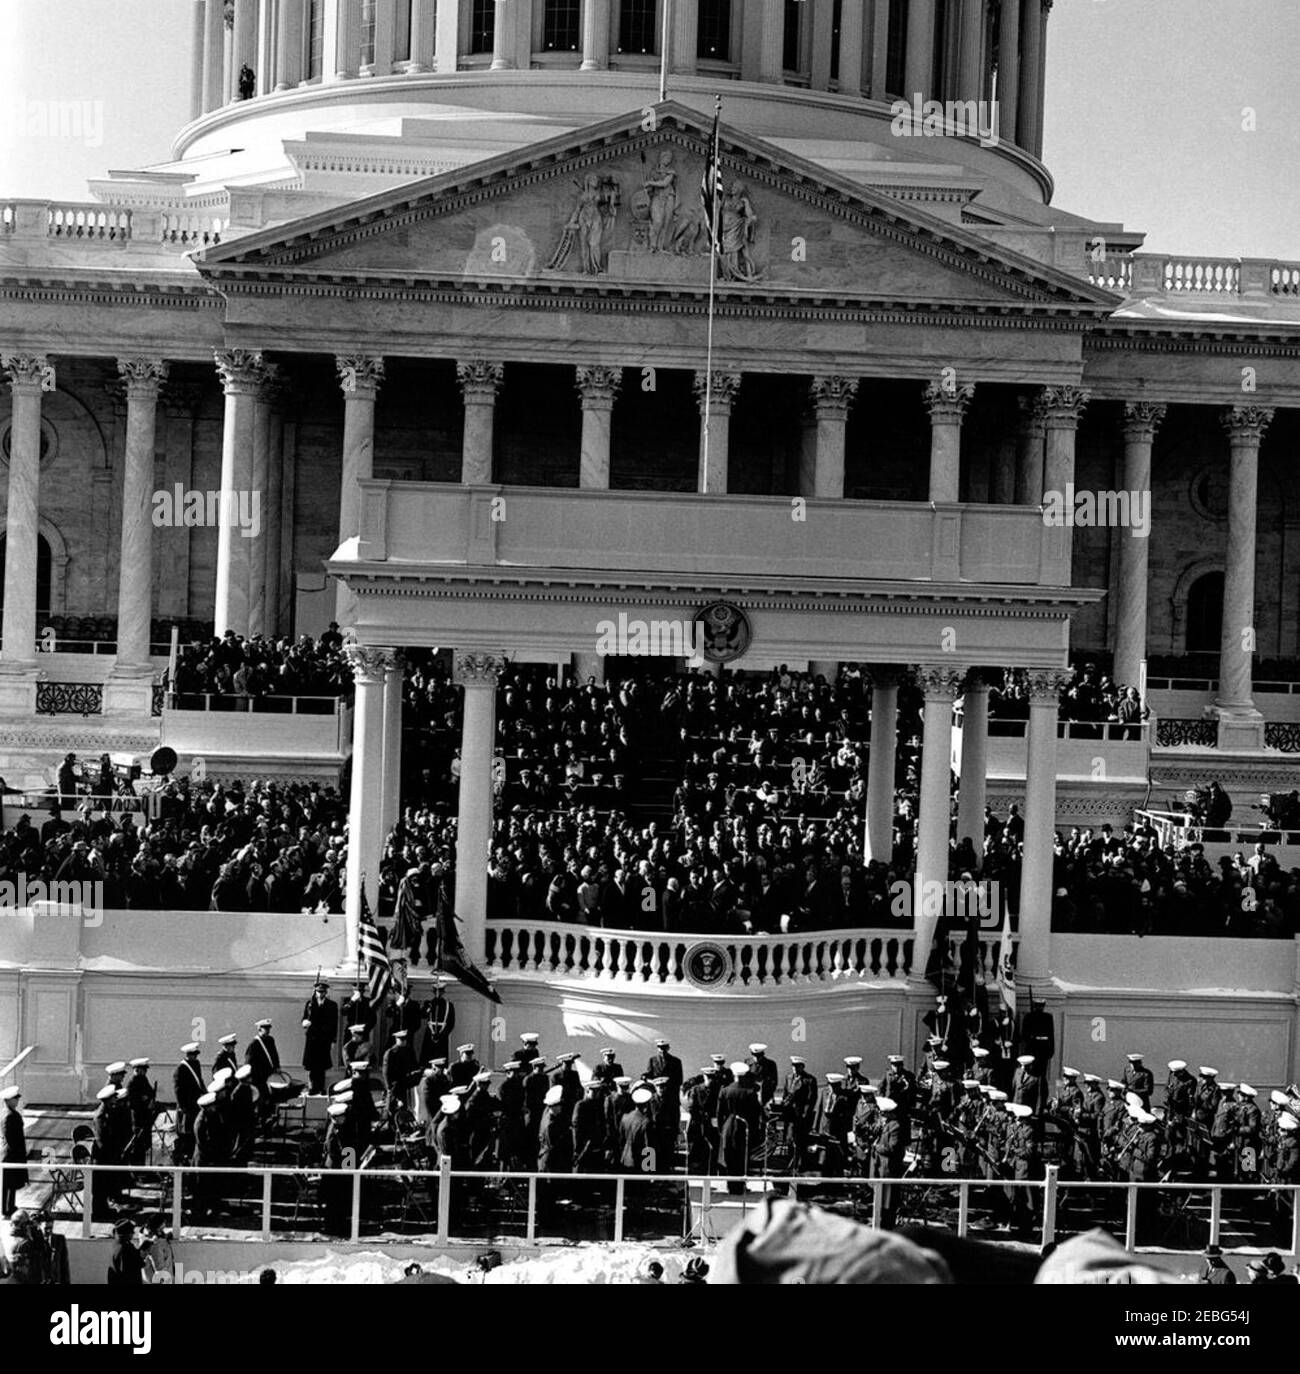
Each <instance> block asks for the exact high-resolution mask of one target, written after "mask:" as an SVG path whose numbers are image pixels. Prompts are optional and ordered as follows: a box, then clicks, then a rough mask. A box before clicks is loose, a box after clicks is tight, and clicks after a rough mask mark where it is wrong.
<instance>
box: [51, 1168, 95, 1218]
mask: <svg viewBox="0 0 1300 1374" xmlns="http://www.w3.org/2000/svg"><path fill="white" fill-rule="evenodd" d="M49 1173H50V1195H49V1197H48V1198H46V1200H45V1206H44V1207H42V1208H41V1214H42V1215H43V1216H48V1217H53V1216H58V1215H59V1211H60V1204H62V1206H63V1210H64V1213H65V1214H66V1215H67V1216H74V1217H79V1216H81V1215H82V1214H83V1213H84V1212H85V1210H86V1200H85V1196H84V1193H85V1183H84V1181H83V1175H82V1173H81V1171H80V1170H79V1169H67V1168H60V1167H58V1166H57V1165H51V1166H50V1171H49Z"/></svg>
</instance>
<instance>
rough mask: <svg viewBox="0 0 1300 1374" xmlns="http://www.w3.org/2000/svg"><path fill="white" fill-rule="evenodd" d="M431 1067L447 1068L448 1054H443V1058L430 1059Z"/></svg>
mask: <svg viewBox="0 0 1300 1374" xmlns="http://www.w3.org/2000/svg"><path fill="white" fill-rule="evenodd" d="M429 1067H430V1068H431V1069H445V1068H446V1067H447V1057H446V1055H443V1056H442V1057H441V1058H439V1059H430V1060H429Z"/></svg>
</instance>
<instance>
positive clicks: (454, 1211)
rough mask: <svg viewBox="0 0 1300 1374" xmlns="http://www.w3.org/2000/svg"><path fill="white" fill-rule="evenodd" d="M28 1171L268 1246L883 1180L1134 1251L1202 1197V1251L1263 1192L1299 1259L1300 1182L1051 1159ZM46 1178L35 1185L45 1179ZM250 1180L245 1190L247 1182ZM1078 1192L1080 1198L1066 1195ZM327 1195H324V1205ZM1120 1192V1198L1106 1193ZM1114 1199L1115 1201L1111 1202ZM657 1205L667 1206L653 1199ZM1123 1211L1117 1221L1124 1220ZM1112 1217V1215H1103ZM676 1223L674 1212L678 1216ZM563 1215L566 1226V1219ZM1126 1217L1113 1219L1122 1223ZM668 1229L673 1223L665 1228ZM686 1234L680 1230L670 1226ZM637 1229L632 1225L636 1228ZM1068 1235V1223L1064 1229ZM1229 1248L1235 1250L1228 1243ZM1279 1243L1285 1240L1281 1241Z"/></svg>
mask: <svg viewBox="0 0 1300 1374" xmlns="http://www.w3.org/2000/svg"><path fill="white" fill-rule="evenodd" d="M5 1168H24V1169H26V1170H27V1171H28V1172H29V1174H37V1175H39V1174H40V1173H41V1172H45V1173H46V1174H47V1176H48V1181H49V1185H50V1194H49V1197H48V1200H47V1202H46V1205H45V1207H44V1208H43V1209H39V1210H38V1216H48V1217H49V1218H50V1219H51V1220H54V1221H57V1220H59V1219H60V1218H62V1219H64V1220H70V1221H73V1222H80V1228H81V1238H82V1239H83V1240H93V1239H95V1238H96V1237H97V1229H96V1228H97V1223H96V1220H95V1212H96V1205H95V1194H96V1192H97V1191H101V1190H104V1189H121V1188H128V1187H129V1188H130V1189H131V1191H132V1193H133V1194H138V1193H146V1194H147V1198H146V1205H147V1206H148V1207H149V1209H150V1210H151V1212H152V1213H153V1214H155V1215H161V1216H164V1217H169V1218H170V1222H171V1230H172V1240H173V1242H174V1243H179V1242H180V1241H182V1240H183V1239H186V1234H185V1233H186V1230H187V1228H189V1229H193V1228H195V1227H198V1226H200V1225H201V1224H203V1218H202V1217H200V1216H197V1215H196V1211H195V1207H194V1202H195V1200H196V1198H197V1197H199V1196H200V1195H201V1196H203V1197H204V1198H205V1199H212V1198H222V1197H233V1198H237V1199H239V1202H240V1207H239V1210H238V1211H237V1212H236V1213H234V1214H233V1215H228V1216H226V1217H225V1218H223V1223H222V1224H223V1227H224V1229H225V1231H227V1232H228V1233H233V1235H232V1238H233V1239H236V1240H242V1241H252V1242H259V1241H260V1242H262V1243H270V1242H272V1241H275V1240H284V1239H289V1238H291V1237H294V1236H302V1235H307V1236H312V1235H317V1234H320V1233H321V1232H322V1231H323V1223H324V1222H325V1221H326V1216H325V1208H326V1206H327V1205H329V1203H330V1202H332V1210H333V1213H334V1217H335V1218H336V1220H339V1221H342V1222H343V1225H342V1227H341V1228H339V1233H337V1238H338V1239H339V1240H347V1241H349V1242H351V1243H352V1244H356V1243H358V1242H360V1241H362V1240H364V1239H366V1238H368V1237H369V1236H372V1235H379V1234H391V1233H392V1232H393V1231H401V1230H406V1231H408V1233H412V1234H415V1235H419V1236H422V1237H427V1238H429V1239H432V1240H434V1241H436V1242H437V1243H438V1244H440V1245H445V1244H448V1243H450V1242H452V1241H456V1240H479V1241H482V1240H483V1239H484V1236H483V1230H482V1227H483V1223H484V1221H487V1222H488V1225H489V1237H488V1238H490V1239H493V1240H498V1239H500V1240H511V1241H515V1242H519V1243H523V1244H528V1245H531V1244H533V1243H534V1242H536V1241H539V1240H546V1239H570V1240H571V1239H573V1238H574V1237H573V1236H572V1235H571V1234H570V1233H571V1231H572V1228H573V1219H572V1218H571V1217H568V1216H566V1214H565V1213H564V1212H560V1213H559V1214H558V1215H557V1211H556V1209H555V1208H554V1207H553V1206H552V1207H548V1206H546V1205H545V1204H546V1203H549V1202H551V1201H552V1200H553V1199H554V1198H556V1197H557V1196H561V1197H562V1196H564V1195H565V1193H566V1192H569V1191H572V1190H574V1189H575V1188H576V1189H577V1190H579V1191H581V1192H582V1193H583V1194H584V1195H585V1197H586V1199H587V1201H588V1206H589V1207H590V1208H591V1209H592V1211H593V1212H594V1213H595V1214H597V1219H598V1223H599V1226H600V1233H599V1234H598V1235H596V1236H595V1237H592V1236H587V1237H585V1238H586V1239H598V1240H601V1241H605V1242H607V1243H613V1244H622V1243H624V1242H625V1241H628V1240H631V1239H633V1238H635V1239H637V1240H639V1241H641V1242H642V1243H646V1242H649V1243H653V1242H654V1241H656V1240H657V1241H659V1242H660V1243H663V1242H665V1241H667V1240H669V1239H670V1238H673V1237H670V1236H669V1235H667V1234H659V1235H657V1236H656V1235H647V1234H645V1219H644V1212H645V1203H646V1201H647V1199H648V1198H649V1196H650V1194H651V1191H652V1190H654V1191H657V1192H659V1193H660V1194H667V1196H668V1197H670V1198H673V1197H674V1194H676V1195H678V1196H677V1197H675V1198H674V1201H673V1207H672V1209H671V1211H672V1212H674V1213H675V1214H676V1216H680V1217H683V1218H685V1219H687V1221H688V1222H694V1223H696V1224H699V1225H701V1226H703V1227H705V1228H706V1229H716V1221H714V1222H713V1223H712V1224H710V1222H709V1214H710V1213H711V1212H712V1211H713V1210H714V1209H721V1208H723V1207H731V1208H733V1209H734V1210H737V1211H739V1212H741V1213H742V1214H743V1213H744V1212H745V1211H747V1210H748V1208H749V1207H750V1206H751V1205H753V1199H754V1197H755V1196H756V1195H758V1194H769V1193H772V1192H774V1191H776V1190H778V1189H779V1191H780V1193H781V1195H783V1196H785V1197H788V1198H790V1199H792V1200H794V1201H800V1200H804V1201H815V1200H816V1198H817V1195H818V1194H819V1193H821V1194H824V1193H825V1191H826V1190H828V1189H829V1190H831V1191H833V1193H834V1194H835V1196H836V1200H837V1202H839V1203H845V1202H847V1203H848V1205H849V1207H850V1209H851V1211H852V1213H853V1215H854V1218H855V1219H857V1220H859V1221H862V1222H864V1223H866V1224H869V1225H871V1226H874V1227H877V1228H880V1229H884V1228H886V1227H887V1226H888V1225H889V1216H888V1213H887V1212H886V1208H885V1189H886V1188H888V1189H889V1190H890V1194H891V1198H890V1209H891V1210H892V1211H893V1212H894V1215H895V1223H897V1222H907V1221H910V1220H912V1219H914V1218H915V1219H918V1220H925V1221H926V1222H927V1223H928V1224H931V1225H946V1226H948V1227H949V1228H951V1229H952V1230H954V1231H955V1232H956V1234H957V1235H958V1236H959V1237H961V1238H963V1239H965V1238H966V1237H967V1236H969V1235H970V1233H971V1231H972V1229H973V1228H972V1219H973V1214H974V1212H975V1211H976V1209H977V1208H978V1207H979V1205H980V1203H981V1202H982V1201H983V1200H985V1199H988V1200H990V1201H991V1200H992V1199H993V1198H994V1197H997V1198H998V1199H999V1201H1001V1200H1003V1199H1005V1198H1006V1197H1007V1196H1008V1195H1009V1193H1010V1192H1012V1191H1017V1192H1019V1191H1024V1192H1026V1193H1027V1194H1028V1200H1029V1205H1030V1207H1032V1209H1033V1215H1034V1217H1035V1221H1034V1230H1035V1231H1036V1232H1037V1236H1036V1239H1038V1240H1039V1242H1040V1243H1041V1244H1042V1245H1043V1246H1047V1245H1050V1244H1052V1243H1053V1242H1054V1241H1056V1240H1057V1239H1058V1238H1060V1227H1059V1223H1058V1218H1059V1217H1060V1216H1061V1215H1062V1211H1063V1206H1064V1204H1066V1203H1067V1202H1068V1203H1069V1204H1070V1214H1071V1215H1072V1216H1073V1217H1074V1218H1076V1220H1075V1221H1074V1223H1073V1225H1074V1226H1078V1225H1079V1222H1078V1220H1077V1218H1078V1216H1079V1214H1080V1213H1083V1214H1084V1215H1089V1214H1095V1213H1096V1212H1098V1211H1103V1212H1106V1213H1108V1214H1109V1213H1112V1212H1113V1213H1114V1223H1112V1224H1115V1230H1116V1233H1117V1234H1118V1227H1119V1224H1122V1225H1123V1228H1124V1248H1125V1249H1126V1250H1128V1251H1129V1252H1130V1253H1132V1252H1134V1251H1138V1250H1141V1249H1144V1248H1147V1247H1145V1246H1143V1245H1140V1244H1139V1241H1140V1239H1141V1236H1140V1233H1139V1218H1140V1215H1141V1213H1142V1212H1143V1210H1144V1203H1145V1204H1147V1205H1155V1204H1158V1202H1159V1201H1160V1200H1162V1199H1163V1200H1164V1201H1165V1202H1166V1203H1167V1204H1168V1205H1172V1206H1173V1207H1175V1208H1179V1209H1180V1210H1181V1209H1182V1208H1185V1207H1186V1206H1187V1205H1188V1204H1190V1203H1192V1202H1194V1201H1196V1202H1199V1201H1200V1200H1202V1199H1203V1200H1204V1202H1205V1203H1206V1204H1208V1216H1207V1218H1206V1220H1207V1222H1208V1239H1207V1238H1206V1237H1205V1234H1204V1233H1202V1232H1201V1230H1200V1228H1199V1227H1195V1226H1188V1227H1183V1228H1177V1229H1171V1228H1170V1227H1168V1226H1164V1227H1161V1232H1162V1235H1161V1238H1160V1244H1159V1246H1158V1247H1152V1248H1159V1249H1161V1250H1165V1251H1170V1250H1172V1251H1177V1250H1178V1248H1179V1246H1178V1237H1179V1236H1180V1235H1181V1237H1182V1238H1183V1242H1182V1243H1183V1247H1184V1253H1199V1252H1200V1251H1201V1249H1202V1247H1203V1246H1204V1245H1205V1244H1207V1243H1208V1244H1210V1245H1224V1244H1225V1241H1226V1240H1227V1239H1228V1236H1227V1232H1226V1230H1225V1229H1224V1227H1223V1216H1224V1203H1225V1202H1230V1203H1231V1202H1238V1203H1239V1204H1240V1205H1249V1204H1251V1203H1252V1202H1254V1201H1256V1200H1258V1199H1260V1198H1261V1196H1263V1197H1267V1199H1268V1200H1269V1202H1270V1203H1272V1204H1273V1205H1274V1206H1275V1207H1276V1208H1277V1209H1278V1211H1279V1212H1281V1213H1282V1214H1285V1213H1284V1211H1283V1209H1284V1208H1285V1206H1286V1204H1287V1201H1288V1200H1289V1203H1290V1207H1291V1217H1292V1221H1291V1245H1290V1250H1289V1251H1282V1253H1286V1254H1289V1255H1291V1256H1293V1257H1294V1256H1297V1255H1300V1205H1298V1204H1300V1196H1298V1195H1300V1185H1296V1184H1276V1183H1275V1184H1261V1183H1127V1182H1122V1181H1121V1182H1100V1181H1093V1180H1086V1181H1085V1180H1071V1181H1068V1182H1067V1181H1063V1180H1062V1179H1061V1177H1060V1171H1059V1169H1058V1167H1057V1166H1056V1165H1048V1166H1047V1168H1046V1170H1045V1177H1043V1178H1042V1179H1036V1180H1024V1179H1002V1178H997V1179H969V1178H957V1177H954V1176H953V1175H951V1174H950V1175H947V1176H946V1177H945V1176H940V1177H938V1178H918V1177H908V1178H897V1179H895V1178H872V1179H865V1178H822V1177H818V1176H805V1175H768V1174H748V1175H745V1176H744V1177H743V1178H741V1177H739V1176H737V1177H732V1178H727V1177H721V1176H710V1175H703V1176H702V1175H687V1174H658V1173H645V1174H641V1173H637V1174H631V1173H628V1174H622V1173H620V1174H609V1173H572V1174H569V1173H566V1174H543V1173H502V1172H501V1171H500V1170H494V1171H487V1170H460V1169H455V1170H454V1169H452V1168H451V1167H450V1161H448V1160H446V1159H444V1160H443V1161H442V1163H441V1166H440V1167H439V1168H438V1169H418V1168H409V1167H406V1166H405V1165H403V1166H401V1167H400V1168H399V1167H397V1166H391V1167H389V1168H381V1169H375V1168H369V1169H368V1168H355V1169H326V1168H317V1167H313V1166H311V1165H307V1164H304V1165H300V1166H297V1167H294V1166H275V1165H260V1164H253V1165H249V1166H248V1167H247V1168H244V1169H223V1168H220V1167H206V1168H205V1167H200V1166H194V1165H182V1166H177V1165H169V1166H165V1167H153V1168H149V1167H131V1166H126V1165H118V1164H89V1163H80V1164H74V1163H72V1162H71V1161H69V1160H48V1161H39V1160H38V1161H33V1162H29V1163H28V1164H26V1165H7V1166H6V1165H0V1172H2V1171H3V1170H4V1169H5ZM38 1181H40V1180H39V1179H38ZM728 1183H736V1184H743V1191H741V1192H740V1193H739V1194H737V1195H735V1196H734V1198H729V1197H728V1196H727V1194H726V1191H725V1189H726V1185H727V1184H728ZM250 1185H251V1187H250ZM487 1186H492V1187H493V1188H494V1190H496V1191H497V1195H498V1198H499V1203H498V1207H497V1208H496V1209H495V1211H496V1220H497V1222H498V1225H496V1226H493V1225H492V1224H491V1217H489V1216H484V1215H483V1209H482V1208H475V1222H476V1224H475V1225H474V1227H473V1231H472V1233H470V1232H468V1231H467V1230H466V1229H465V1227H464V1223H463V1222H462V1220H461V1217H462V1215H463V1212H462V1208H463V1207H464V1205H465V1204H466V1203H469V1202H471V1200H473V1199H481V1198H482V1195H483V1192H484V1189H485V1187H487ZM1072 1193H1073V1195H1074V1196H1073V1197H1071V1194H1072ZM327 1199H328V1201H327ZM1112 1200H1113V1202H1112ZM1115 1204H1118V1205H1115ZM659 1211H660V1214H661V1215H662V1212H663V1209H662V1207H661V1208H660V1209H659ZM1121 1217H1122V1222H1121ZM1108 1219H1109V1218H1108ZM674 1220H675V1218H674ZM566 1222H567V1224H566ZM1116 1223H1118V1224H1116ZM662 1229H663V1230H665V1231H666V1229H667V1228H666V1227H664V1228H662ZM673 1230H674V1232H675V1237H676V1238H678V1239H679V1238H680V1233H681V1227H680V1225H679V1224H675V1225H674V1227H673ZM638 1232H639V1233H640V1234H637V1233H638ZM107 1234H108V1223H107V1222H101V1223H98V1235H99V1236H100V1237H103V1236H106V1235H107ZM1067 1234H1068V1233H1067ZM1225 1248H1229V1249H1230V1248H1231V1246H1230V1245H1229V1246H1225ZM1279 1248H1280V1247H1279Z"/></svg>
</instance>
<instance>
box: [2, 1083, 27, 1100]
mask: <svg viewBox="0 0 1300 1374" xmlns="http://www.w3.org/2000/svg"><path fill="white" fill-rule="evenodd" d="M21 1095H22V1089H21V1088H20V1087H19V1086H18V1084H17V1083H11V1084H10V1085H9V1087H7V1088H6V1089H5V1090H4V1091H3V1092H0V1102H12V1101H13V1100H14V1098H15V1097H20V1096H21Z"/></svg>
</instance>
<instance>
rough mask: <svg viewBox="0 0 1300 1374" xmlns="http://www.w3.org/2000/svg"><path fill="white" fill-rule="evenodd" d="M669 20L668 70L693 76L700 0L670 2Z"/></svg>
mask: <svg viewBox="0 0 1300 1374" xmlns="http://www.w3.org/2000/svg"><path fill="white" fill-rule="evenodd" d="M660 2H661V3H664V0H660ZM590 3H591V0H588V4H590ZM671 18H672V35H671V43H672V47H671V49H670V55H669V62H670V70H671V71H673V72H675V73H676V74H677V75H678V76H694V75H695V72H696V68H697V66H698V57H697V55H696V54H697V53H698V51H699V34H700V0H672V15H671ZM584 65H585V64H584Z"/></svg>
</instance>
